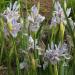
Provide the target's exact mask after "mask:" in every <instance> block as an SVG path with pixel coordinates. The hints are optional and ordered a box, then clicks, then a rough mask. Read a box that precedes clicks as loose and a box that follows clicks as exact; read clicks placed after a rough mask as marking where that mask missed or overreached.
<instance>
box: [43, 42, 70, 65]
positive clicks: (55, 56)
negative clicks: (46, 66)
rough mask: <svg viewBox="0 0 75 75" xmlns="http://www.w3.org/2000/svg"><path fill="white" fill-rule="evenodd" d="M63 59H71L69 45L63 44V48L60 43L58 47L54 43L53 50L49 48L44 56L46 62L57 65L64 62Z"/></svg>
mask: <svg viewBox="0 0 75 75" xmlns="http://www.w3.org/2000/svg"><path fill="white" fill-rule="evenodd" d="M62 58H64V59H70V55H69V53H68V48H67V44H63V45H62V46H61V44H60V43H59V45H58V46H57V45H54V44H53V43H52V44H51V48H50V47H49V48H48V50H46V53H45V55H44V61H45V62H47V61H48V62H50V63H51V64H57V63H58V62H59V61H61V60H62Z"/></svg>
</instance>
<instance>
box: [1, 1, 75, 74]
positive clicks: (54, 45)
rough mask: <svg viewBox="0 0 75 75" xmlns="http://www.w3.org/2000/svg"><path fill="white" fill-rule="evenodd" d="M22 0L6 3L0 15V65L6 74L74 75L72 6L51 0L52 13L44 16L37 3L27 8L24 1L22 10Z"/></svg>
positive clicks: (74, 39) (74, 30)
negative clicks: (7, 4) (47, 16)
mask: <svg viewBox="0 0 75 75" xmlns="http://www.w3.org/2000/svg"><path fill="white" fill-rule="evenodd" d="M23 3H24V2H23ZM23 3H22V1H15V2H14V3H12V2H10V4H9V6H8V7H7V8H6V9H5V10H4V12H3V13H1V14H0V65H1V66H2V67H3V68H4V67H6V72H7V75H74V74H75V73H74V69H75V22H74V21H73V20H72V18H71V16H70V14H71V11H72V8H68V7H67V1H66V0H63V3H64V5H63V4H61V3H60V2H59V1H58V0H54V1H53V8H52V9H53V11H52V15H49V16H50V17H49V18H46V17H45V16H44V15H43V14H42V13H40V3H39V2H38V3H37V4H34V5H30V7H31V8H29V7H28V1H27V0H25V7H24V8H25V9H22V8H23V7H22V5H24V4H23ZM24 11H25V13H27V14H26V15H24V14H22V12H23V13H24ZM48 20H49V21H50V24H49V23H48ZM46 27H47V28H48V29H47V28H46ZM44 29H45V30H44ZM45 32H47V33H45ZM43 33H45V34H43ZM1 70H2V69H1ZM5 75H6V74H5Z"/></svg>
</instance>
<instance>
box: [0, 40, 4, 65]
mask: <svg viewBox="0 0 75 75" xmlns="http://www.w3.org/2000/svg"><path fill="white" fill-rule="evenodd" d="M3 49H4V41H3V43H2V48H1V53H0V64H1V61H2V56H3Z"/></svg>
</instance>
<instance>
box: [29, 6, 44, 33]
mask: <svg viewBox="0 0 75 75" xmlns="http://www.w3.org/2000/svg"><path fill="white" fill-rule="evenodd" d="M44 19H45V17H44V16H42V15H40V14H39V11H38V8H37V7H36V6H35V5H34V6H33V7H32V8H31V14H30V15H29V16H28V21H29V28H30V31H33V32H36V31H38V29H39V27H40V23H41V22H43V20H44Z"/></svg>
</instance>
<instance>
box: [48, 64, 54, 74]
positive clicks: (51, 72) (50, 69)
mask: <svg viewBox="0 0 75 75" xmlns="http://www.w3.org/2000/svg"><path fill="white" fill-rule="evenodd" d="M49 72H50V75H53V71H52V65H51V64H49Z"/></svg>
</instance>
